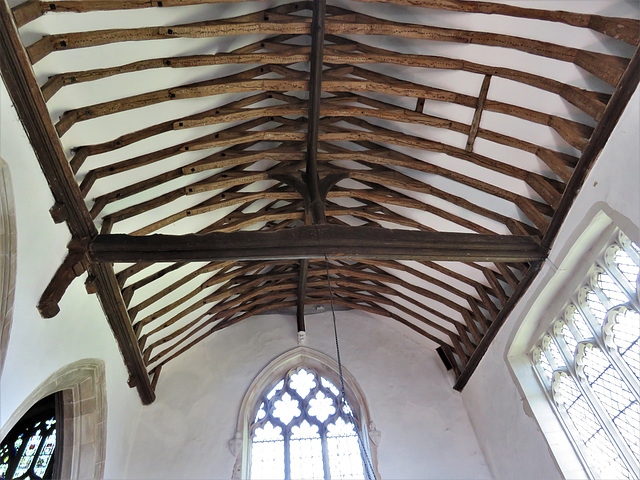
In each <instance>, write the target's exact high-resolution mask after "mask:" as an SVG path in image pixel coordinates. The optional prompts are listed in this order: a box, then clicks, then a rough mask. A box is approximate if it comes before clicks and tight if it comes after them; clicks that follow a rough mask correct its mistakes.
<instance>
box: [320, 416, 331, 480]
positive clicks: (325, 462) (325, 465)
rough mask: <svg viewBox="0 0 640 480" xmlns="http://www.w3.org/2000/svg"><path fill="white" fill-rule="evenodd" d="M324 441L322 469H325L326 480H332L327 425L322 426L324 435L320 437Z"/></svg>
mask: <svg viewBox="0 0 640 480" xmlns="http://www.w3.org/2000/svg"><path fill="white" fill-rule="evenodd" d="M320 438H321V439H322V467H323V468H324V479H325V480H330V478H331V469H330V466H329V445H328V444H327V425H326V423H325V424H323V425H322V434H321V436H320Z"/></svg>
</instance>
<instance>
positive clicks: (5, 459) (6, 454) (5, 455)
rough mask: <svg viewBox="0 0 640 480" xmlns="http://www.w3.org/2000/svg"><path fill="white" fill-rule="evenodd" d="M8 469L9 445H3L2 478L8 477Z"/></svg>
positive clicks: (0, 475)
mask: <svg viewBox="0 0 640 480" xmlns="http://www.w3.org/2000/svg"><path fill="white" fill-rule="evenodd" d="M7 470H9V447H8V446H7V445H3V446H2V448H0V479H4V478H6V477H7Z"/></svg>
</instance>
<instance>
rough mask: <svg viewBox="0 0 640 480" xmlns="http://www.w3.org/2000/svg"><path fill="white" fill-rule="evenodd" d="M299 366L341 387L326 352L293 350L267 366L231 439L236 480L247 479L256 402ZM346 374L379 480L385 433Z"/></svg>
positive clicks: (347, 389) (335, 365)
mask: <svg viewBox="0 0 640 480" xmlns="http://www.w3.org/2000/svg"><path fill="white" fill-rule="evenodd" d="M296 367H309V368H312V369H313V370H315V371H317V372H318V373H319V374H320V375H323V376H325V377H327V379H328V380H330V381H331V382H335V385H339V384H340V374H339V368H338V363H337V362H336V361H335V360H334V359H333V358H331V357H329V356H327V355H325V354H324V353H322V352H319V351H317V350H313V349H311V348H309V347H305V346H299V347H296V348H294V349H292V350H289V351H288V352H285V353H283V354H282V355H280V356H279V357H277V358H276V359H274V360H272V361H271V362H270V363H269V364H268V365H267V366H265V367H264V368H263V369H262V371H261V372H260V373H259V374H258V375H257V376H256V378H255V379H254V380H253V382H251V385H250V386H249V388H248V389H247V393H246V394H245V396H244V398H243V400H242V404H241V405H240V410H239V412H238V420H237V424H236V433H235V437H234V438H232V439H231V440H229V449H230V450H231V453H232V455H234V456H235V457H236V462H235V465H234V467H233V474H232V477H231V478H232V480H240V479H246V478H247V474H248V468H249V460H250V458H251V457H250V446H251V439H250V438H249V426H250V425H251V420H252V418H253V417H252V415H254V410H255V408H256V406H257V405H256V402H257V401H258V399H259V398H260V396H261V395H262V394H263V393H264V391H265V389H267V388H269V387H272V386H273V385H275V384H276V383H278V381H279V380H281V379H282V378H284V376H285V375H286V373H287V372H288V371H289V370H291V369H292V368H296ZM342 375H343V378H344V387H345V395H346V397H347V400H348V401H349V403H350V404H351V405H355V406H356V408H357V410H358V414H359V418H360V422H361V425H360V431H361V433H362V434H363V435H362V439H363V442H364V443H365V446H366V447H368V449H369V453H370V455H371V462H372V464H373V468H374V470H375V474H376V478H381V477H380V474H379V473H378V455H377V448H378V445H379V443H380V439H381V437H382V434H381V432H380V431H379V430H378V429H377V428H376V426H375V423H374V422H373V420H372V419H371V414H370V411H369V404H368V403H367V399H366V397H365V395H364V392H363V391H362V389H361V388H360V385H359V384H358V382H357V381H356V379H355V377H354V376H353V375H352V374H351V373H350V372H349V371H348V370H347V369H345V368H344V366H343V367H342Z"/></svg>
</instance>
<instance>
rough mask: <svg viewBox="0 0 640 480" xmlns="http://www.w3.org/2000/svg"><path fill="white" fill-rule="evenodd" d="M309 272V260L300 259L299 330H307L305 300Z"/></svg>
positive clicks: (297, 312) (297, 309)
mask: <svg viewBox="0 0 640 480" xmlns="http://www.w3.org/2000/svg"><path fill="white" fill-rule="evenodd" d="M308 273H309V260H308V259H306V258H304V259H302V260H300V272H299V273H298V301H297V303H296V320H297V322H298V331H299V332H304V331H305V324H304V300H305V297H306V296H307V274H308Z"/></svg>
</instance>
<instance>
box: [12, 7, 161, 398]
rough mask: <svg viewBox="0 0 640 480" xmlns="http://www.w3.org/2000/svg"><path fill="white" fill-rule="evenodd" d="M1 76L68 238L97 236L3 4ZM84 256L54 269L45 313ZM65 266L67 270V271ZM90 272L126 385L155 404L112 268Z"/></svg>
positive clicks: (72, 257)
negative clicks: (59, 210) (62, 212)
mask: <svg viewBox="0 0 640 480" xmlns="http://www.w3.org/2000/svg"><path fill="white" fill-rule="evenodd" d="M0 71H1V73H2V78H3V80H4V82H5V85H6V86H7V90H8V92H9V95H10V97H11V100H12V102H13V104H14V106H15V108H16V111H17V113H18V116H19V117H20V120H21V122H22V124H23V126H24V129H25V131H26V133H27V136H28V137H29V140H30V141H31V145H32V146H33V149H34V152H35V154H36V158H37V159H38V162H39V163H40V167H41V168H42V171H43V172H44V174H45V177H46V178H47V181H48V182H49V185H50V187H51V191H52V193H53V196H54V198H55V201H56V203H57V204H58V205H62V206H63V208H64V209H65V211H66V215H65V218H66V220H67V225H68V226H69V230H70V231H71V234H72V235H73V236H74V237H79V238H90V237H92V236H94V235H96V234H97V230H96V228H95V226H94V224H93V220H92V218H91V216H90V214H89V211H88V210H87V207H86V205H85V203H84V200H83V198H82V194H81V193H80V190H79V188H78V185H77V183H76V182H75V180H74V176H73V172H72V171H71V169H70V167H69V162H68V161H67V159H66V157H65V154H64V151H63V149H62V145H61V144H60V140H59V138H58V136H57V134H56V132H55V129H54V128H53V124H52V123H51V122H50V121H49V113H48V111H47V107H46V104H45V102H44V99H43V97H42V94H41V93H40V88H39V87H38V83H37V81H36V79H35V77H34V74H33V71H32V70H31V66H30V62H29V59H28V57H27V53H26V51H25V49H24V46H23V45H22V42H21V40H20V36H19V33H18V29H17V27H16V25H15V23H14V21H13V16H12V14H11V10H10V9H9V7H8V5H7V2H6V1H3V2H0ZM82 255H84V254H82ZM82 255H78V253H77V252H72V253H71V254H70V256H69V257H67V260H66V261H65V263H64V264H63V267H61V268H60V269H58V271H57V272H56V274H55V276H54V279H53V280H52V282H51V283H50V284H49V286H48V287H47V289H46V290H45V293H44V294H43V297H42V300H41V302H40V304H39V308H41V311H43V313H45V314H47V315H52V314H55V313H56V310H57V308H58V307H57V301H56V299H57V300H59V296H61V295H62V293H64V290H66V286H68V282H70V281H71V280H72V279H73V278H74V277H75V276H76V275H77V274H78V271H79V270H78V266H77V265H78V261H77V260H78V259H79V258H80V257H81V256H82ZM65 265H66V267H68V268H65ZM88 270H89V273H90V275H91V276H92V277H94V278H95V281H96V283H97V285H98V292H97V293H98V297H99V300H100V302H101V304H102V307H103V310H104V312H105V315H106V316H107V321H108V322H109V326H110V327H111V330H112V331H113V334H114V336H115V338H116V341H117V343H118V346H119V347H120V351H121V353H122V356H123V359H124V363H125V365H126V367H127V369H128V371H129V375H130V383H132V384H134V385H135V387H136V388H137V389H138V394H139V395H140V398H141V400H142V403H143V404H145V405H148V404H150V403H152V402H153V401H154V400H155V392H154V390H153V388H152V386H151V382H150V379H149V375H148V373H147V369H146V366H145V365H144V363H143V361H142V354H141V352H140V349H139V348H138V343H137V341H136V339H135V334H134V332H133V329H132V328H131V322H130V320H129V317H128V315H127V311H126V308H125V307H124V302H123V300H122V296H121V294H120V288H119V287H118V284H117V282H115V274H114V272H113V267H112V266H111V265H107V264H93V265H88ZM59 282H61V283H59ZM65 284H66V285H65ZM132 386H133V385H132Z"/></svg>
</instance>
